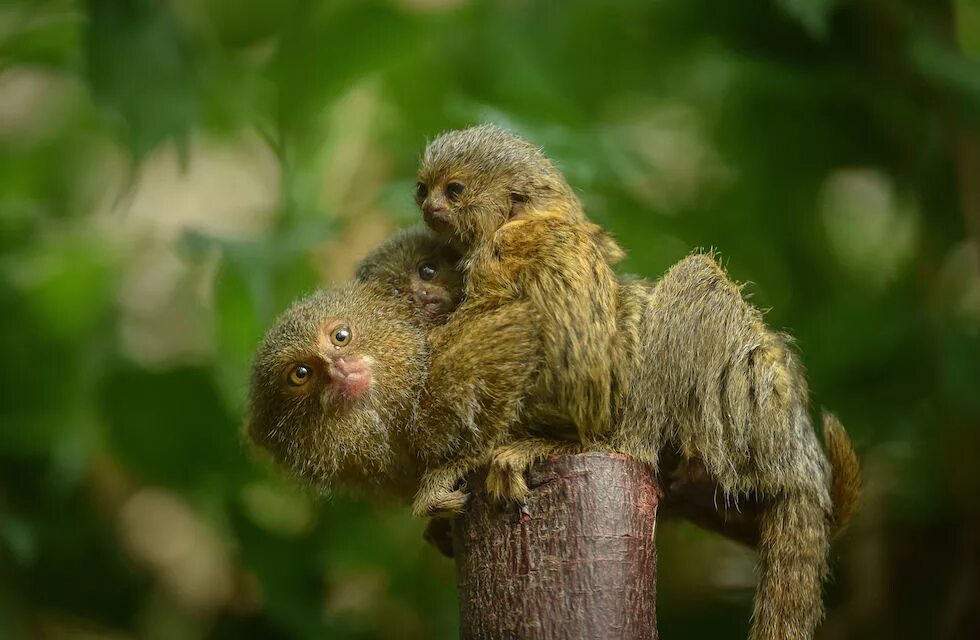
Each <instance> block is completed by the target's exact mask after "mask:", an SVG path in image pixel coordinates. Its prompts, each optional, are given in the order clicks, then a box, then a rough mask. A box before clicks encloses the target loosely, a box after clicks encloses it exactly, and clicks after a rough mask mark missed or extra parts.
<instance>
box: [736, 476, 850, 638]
mask: <svg viewBox="0 0 980 640" xmlns="http://www.w3.org/2000/svg"><path fill="white" fill-rule="evenodd" d="M760 534H761V538H760V540H759V568H758V571H759V588H758V590H757V591H756V595H755V608H754V614H753V621H752V630H751V632H750V634H749V639H750V640H812V638H813V632H814V629H815V628H816V626H817V623H819V622H820V620H821V618H823V598H822V596H821V592H822V588H823V583H824V580H825V579H826V578H827V553H828V552H829V550H830V540H829V538H830V526H829V523H828V522H827V517H826V514H825V513H824V510H823V508H822V507H820V505H819V504H818V503H817V502H816V501H815V500H814V499H813V497H812V496H809V495H804V494H783V495H781V496H778V497H777V498H776V499H775V500H774V502H773V503H772V504H771V505H770V506H769V508H768V509H767V510H766V512H765V514H763V516H762V520H761V521H760Z"/></svg>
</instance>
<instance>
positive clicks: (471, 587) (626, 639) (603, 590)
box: [453, 453, 660, 640]
mask: <svg viewBox="0 0 980 640" xmlns="http://www.w3.org/2000/svg"><path fill="white" fill-rule="evenodd" d="M528 486H529V487H530V489H531V492H530V496H529V498H528V500H527V504H526V505H525V506H524V507H520V506H517V505H503V506H501V505H497V504H492V503H491V502H490V500H488V499H487V497H486V495H485V493H484V492H483V482H482V478H479V477H478V478H475V479H474V480H473V481H472V482H471V483H470V489H471V492H472V493H471V498H470V502H469V504H468V505H467V508H466V511H465V513H464V514H463V515H462V516H460V517H459V518H458V519H457V520H456V521H455V522H454V523H453V550H454V555H455V557H456V575H457V578H458V583H459V587H458V588H459V610H460V638H462V639H463V640H497V639H499V638H513V639H520V640H525V639H534V640H539V639H540V640H551V639H555V640H557V639H559V638H561V639H563V640H569V639H573V640H574V639H593V638H594V639H596V640H599V639H605V638H617V639H623V640H633V639H640V638H642V639H644V640H646V639H655V638H656V637H657V623H656V609H655V596H656V582H657V554H656V548H655V546H654V538H653V534H654V528H655V525H656V519H657V504H658V501H659V497H660V489H659V487H658V485H657V482H656V479H655V478H654V477H653V475H652V473H651V472H650V470H649V469H648V468H647V467H646V466H645V465H643V464H640V463H638V462H635V461H632V460H629V459H628V458H626V457H625V456H622V455H615V454H604V453H583V454H578V455H564V456H556V457H553V458H551V459H550V460H547V461H544V462H541V463H538V464H536V465H535V466H534V467H533V469H532V470H531V471H530V472H529V474H528Z"/></svg>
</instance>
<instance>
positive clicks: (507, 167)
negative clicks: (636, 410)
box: [415, 125, 622, 514]
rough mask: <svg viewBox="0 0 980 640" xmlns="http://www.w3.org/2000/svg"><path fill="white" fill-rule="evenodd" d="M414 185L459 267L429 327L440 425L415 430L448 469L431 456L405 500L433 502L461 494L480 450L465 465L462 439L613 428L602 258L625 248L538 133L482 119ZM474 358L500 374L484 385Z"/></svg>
mask: <svg viewBox="0 0 980 640" xmlns="http://www.w3.org/2000/svg"><path fill="white" fill-rule="evenodd" d="M417 196H418V200H419V205H420V207H421V208H422V212H423V217H424V219H425V221H426V224H427V225H428V226H429V227H430V228H432V229H433V230H435V231H436V232H437V233H439V234H440V235H441V236H442V237H444V238H445V239H447V240H448V241H449V242H451V243H452V244H453V245H454V246H456V247H457V248H459V249H460V251H461V252H462V253H463V255H464V263H463V264H464V266H465V269H466V286H465V296H464V302H463V305H462V306H461V307H460V308H459V310H457V312H456V313H455V314H453V316H452V318H451V319H450V321H449V323H448V324H447V325H446V326H445V327H440V328H438V329H436V330H435V331H433V333H432V335H431V341H432V347H433V350H432V353H433V361H432V368H431V370H430V377H429V383H428V385H427V401H426V404H425V407H424V408H425V410H427V411H428V412H429V413H430V419H429V420H427V423H428V425H430V426H436V427H437V428H436V429H435V432H436V433H431V432H430V433H428V434H427V437H425V438H424V439H423V441H424V442H426V443H427V444H431V445H433V447H432V450H431V451H429V452H428V454H429V455H428V456H427V460H429V461H430V463H436V464H437V461H439V460H440V459H443V460H446V461H447V462H448V463H450V466H452V467H453V469H454V470H455V471H456V473H455V474H454V473H453V472H451V471H450V470H449V469H438V468H436V469H433V474H432V476H431V477H430V478H427V479H426V482H424V483H423V486H422V489H421V490H420V492H419V496H418V499H417V501H416V504H415V510H416V512H417V513H419V514H431V513H434V512H436V511H438V509H435V508H434V507H435V506H438V507H439V508H440V509H441V508H442V507H444V506H445V504H446V503H447V500H448V501H449V503H450V504H452V503H454V502H458V500H457V499H455V498H452V496H453V495H456V496H458V492H455V493H454V486H455V485H456V484H457V483H458V481H459V480H460V479H461V477H460V476H458V474H459V473H462V472H464V471H467V470H469V469H470V468H472V466H473V465H474V464H476V463H477V462H478V460H479V459H482V458H479V457H478V456H477V457H474V458H472V459H470V460H468V461H467V462H468V465H461V464H460V463H461V461H462V459H463V458H461V456H460V455H459V450H460V447H466V448H467V449H466V450H467V452H468V451H469V449H473V450H474V452H477V451H478V452H479V455H481V456H482V455H484V453H485V452H486V451H487V450H488V447H493V446H499V445H503V444H506V442H507V441H508V439H510V440H513V438H514V437H515V433H519V432H520V425H519V422H523V423H525V424H534V425H537V426H540V428H541V429H542V435H546V436H547V437H549V438H551V439H554V440H563V439H572V440H575V439H577V440H579V441H580V442H581V443H583V444H588V443H590V442H592V439H593V436H594V435H598V434H603V433H607V432H608V431H609V428H610V424H611V420H612V411H611V390H612V375H613V374H612V368H613V361H612V359H611V358H610V354H611V353H613V351H614V342H615V340H616V302H617V301H616V296H617V290H618V284H617V281H616V276H615V274H614V272H613V271H612V268H611V262H612V261H614V260H618V259H619V258H620V257H622V251H621V250H620V249H619V247H618V246H617V245H616V244H615V242H614V241H613V240H612V239H611V238H609V237H608V236H607V235H606V234H604V233H603V232H602V230H601V229H600V228H599V227H597V226H596V225H594V224H592V223H590V222H588V220H586V218H585V215H584V213H583V212H582V207H581V204H580V203H579V201H578V199H577V198H576V197H575V194H574V192H573V191H572V189H571V187H569V186H568V184H567V183H566V182H565V180H564V178H563V177H562V175H561V173H560V172H559V171H558V170H557V169H556V168H555V167H554V166H553V165H552V164H551V162H550V161H549V160H548V159H547V158H546V157H545V156H544V154H542V153H541V151H540V150H539V149H538V148H537V147H535V146H534V145H532V144H530V143H528V142H527V141H525V140H522V139H521V138H518V137H517V136H515V135H513V134H510V133H508V132H506V131H503V130H501V129H498V128H496V127H492V126H489V125H484V126H480V127H474V128H471V129H466V130H463V131H452V132H449V133H446V134H443V135H442V136H440V137H438V138H437V139H436V140H434V141H433V142H432V143H431V144H429V146H428V147H427V149H426V151H425V154H424V156H423V159H422V164H421V167H420V169H419V185H418V192H417ZM515 325H516V326H515ZM502 335H507V336H508V338H507V340H506V341H505V340H502V339H501V336H502ZM504 355H506V356H509V357H511V359H510V360H505V359H503V358H502V356H504ZM461 358H463V359H465V364H463V365H461V364H459V363H460V362H461ZM484 359H487V360H490V361H493V362H495V363H497V364H499V366H500V372H501V375H503V376H505V380H506V381H507V382H509V384H502V385H499V389H494V390H492V392H491V390H490V389H487V388H486V383H487V381H488V380H489V379H490V376H488V375H487V374H486V373H485V370H486V368H487V363H486V362H484ZM494 382H496V380H494ZM488 405H490V407H489V409H490V410H489V411H488ZM498 409H499V411H498ZM437 434H442V435H443V436H449V437H448V439H446V437H442V438H440V437H438V435H437ZM437 477H438V479H439V482H435V481H434V480H435V478H437ZM430 480H432V481H431V482H430Z"/></svg>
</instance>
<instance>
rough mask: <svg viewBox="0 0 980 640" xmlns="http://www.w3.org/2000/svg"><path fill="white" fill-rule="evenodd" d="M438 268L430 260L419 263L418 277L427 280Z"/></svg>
mask: <svg viewBox="0 0 980 640" xmlns="http://www.w3.org/2000/svg"><path fill="white" fill-rule="evenodd" d="M438 272H439V271H438V269H436V266H435V265H434V264H432V263H431V262H423V263H422V264H420V265H419V277H420V278H422V279H423V280H425V281H426V282H428V281H429V280H432V279H433V278H435V277H436V274H437V273H438Z"/></svg>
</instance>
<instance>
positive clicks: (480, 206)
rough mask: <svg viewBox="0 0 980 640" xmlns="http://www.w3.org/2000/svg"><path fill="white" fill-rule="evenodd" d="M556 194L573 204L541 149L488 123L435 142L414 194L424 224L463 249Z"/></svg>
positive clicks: (425, 154)
mask: <svg viewBox="0 0 980 640" xmlns="http://www.w3.org/2000/svg"><path fill="white" fill-rule="evenodd" d="M560 198H564V199H569V198H570V199H571V200H574V201H575V202H576V203H577V200H575V196H574V194H573V193H572V192H571V189H570V188H569V187H568V186H567V184H566V183H565V181H564V178H562V176H561V174H560V173H559V172H558V171H557V169H555V167H554V166H553V165H552V164H551V162H549V161H548V159H547V158H546V157H545V156H544V154H542V153H541V150H540V149H538V148H537V147H536V146H534V145H533V144H531V143H530V142H528V141H526V140H524V139H522V138H520V137H518V136H516V135H514V134H512V133H509V132H507V131H504V130H503V129H500V128H498V127H495V126H492V125H481V126H478V127H472V128H470V129H463V130H461V131H450V132H447V133H444V134H442V135H441V136H439V137H438V138H436V139H435V140H433V141H432V143H430V144H429V145H428V147H426V150H425V153H424V155H423V157H422V163H421V166H420V167H419V174H418V183H417V184H416V192H415V199H416V202H417V203H418V205H419V208H420V209H421V210H422V217H423V219H424V220H425V224H426V225H427V226H428V227H429V228H430V229H432V230H433V231H435V232H437V233H439V234H440V235H442V236H443V237H445V238H447V239H448V240H450V241H451V242H452V243H453V244H454V245H456V246H457V247H459V248H460V249H461V250H463V251H464V252H465V251H468V250H469V249H471V248H472V247H473V246H474V245H475V244H477V243H482V242H486V241H488V240H489V239H490V238H491V237H492V236H493V233H494V232H495V231H496V230H497V229H499V228H500V227H501V226H502V225H504V224H505V223H506V222H507V221H508V220H511V219H513V218H515V217H517V216H519V215H521V214H522V213H523V212H524V211H525V210H527V209H528V208H531V207H540V206H546V205H547V204H548V203H549V202H550V201H551V200H554V199H560Z"/></svg>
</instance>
